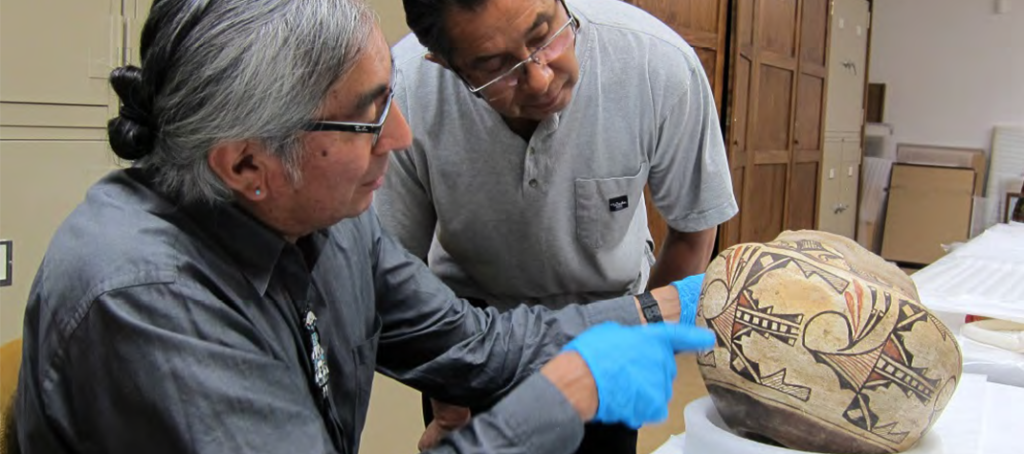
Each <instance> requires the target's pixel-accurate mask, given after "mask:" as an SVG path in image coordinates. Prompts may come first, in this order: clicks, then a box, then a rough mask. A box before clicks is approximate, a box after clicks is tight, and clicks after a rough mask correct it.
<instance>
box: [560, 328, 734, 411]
mask: <svg viewBox="0 0 1024 454" xmlns="http://www.w3.org/2000/svg"><path fill="white" fill-rule="evenodd" d="M714 343H715V335H714V334H713V333H712V332H711V331H708V330H706V329H703V328H697V327H694V326H688V325H682V324H676V323H655V324H652V325H646V326H631V327H625V326H621V325H619V324H616V323H610V322H609V323H603V324H601V325H597V326H595V327H593V328H590V329H588V330H586V331H584V332H583V333H582V334H580V335H579V336H578V337H577V338H576V339H574V340H573V341H572V342H569V344H568V345H566V346H565V348H564V349H563V351H575V352H577V353H579V355H580V356H581V357H583V360H584V361H585V362H586V363H587V366H588V367H589V368H590V374H591V375H592V376H593V377H594V383H595V384H596V385H597V398H598V404H597V414H596V416H594V421H596V422H601V423H621V424H625V425H627V426H629V427H632V428H634V429H638V428H640V426H642V425H643V424H645V423H648V422H657V421H663V420H665V419H666V418H668V402H669V399H671V398H672V380H674V379H675V377H676V360H675V354H676V353H679V352H684V351H697V350H706V349H709V348H711V347H712V346H713V345H714Z"/></svg>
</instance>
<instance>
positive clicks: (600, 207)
mask: <svg viewBox="0 0 1024 454" xmlns="http://www.w3.org/2000/svg"><path fill="white" fill-rule="evenodd" d="M645 181H647V164H646V163H645V164H643V165H641V166H640V171H639V172H637V174H636V175H632V176H623V177H615V178H577V179H576V237H577V238H578V239H579V241H580V242H581V243H583V244H584V245H586V246H588V247H591V248H594V249H601V248H604V247H612V246H615V245H617V244H619V242H620V241H622V238H623V237H624V236H625V235H626V231H628V230H629V225H630V224H631V223H632V222H633V216H634V215H635V214H636V210H638V209H643V208H642V207H640V205H641V204H642V202H641V197H640V196H641V194H643V190H644V182H645Z"/></svg>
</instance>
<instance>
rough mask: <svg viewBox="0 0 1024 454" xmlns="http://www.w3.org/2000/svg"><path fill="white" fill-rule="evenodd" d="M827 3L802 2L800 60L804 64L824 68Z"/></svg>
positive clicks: (826, 51) (815, 0)
mask: <svg viewBox="0 0 1024 454" xmlns="http://www.w3.org/2000/svg"><path fill="white" fill-rule="evenodd" d="M828 2H829V0H803V14H802V16H801V21H800V22H801V30H800V58H801V60H802V63H804V64H814V65H818V66H821V67H823V68H824V67H825V65H826V63H827V58H828V22H829V17H828Z"/></svg>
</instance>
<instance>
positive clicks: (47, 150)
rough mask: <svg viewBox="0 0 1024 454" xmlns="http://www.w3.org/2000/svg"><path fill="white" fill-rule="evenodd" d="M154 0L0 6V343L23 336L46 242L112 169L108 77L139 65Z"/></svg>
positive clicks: (15, 1) (22, 0) (25, 1)
mask: <svg viewBox="0 0 1024 454" xmlns="http://www.w3.org/2000/svg"><path fill="white" fill-rule="evenodd" d="M149 4H150V0H74V1H57V0H3V1H2V2H0V238H3V239H7V240H11V241H13V245H14V247H13V251H14V254H13V257H12V258H13V266H12V275H13V278H12V282H11V285H10V286H8V287H0V343H3V342H6V341H8V340H11V339H14V338H16V337H19V336H20V335H21V321H22V318H23V314H24V310H25V303H26V299H27V297H28V290H29V286H30V285H31V283H32V278H33V276H34V274H35V271H36V268H37V267H38V266H39V263H40V261H41V260H42V256H43V253H44V252H45V251H46V247H47V245H48V244H49V241H50V237H51V236H52V235H53V232H54V231H55V230H56V228H57V226H58V225H59V224H60V222H61V221H63V219H64V218H65V217H66V216H67V215H68V213H70V212H71V210H72V209H73V208H74V207H75V205H77V204H78V203H79V202H80V201H81V200H82V199H83V198H84V196H85V190H86V188H88V187H89V186H90V185H91V184H93V183H94V182H95V181H96V180H98V179H99V178H100V177H102V176H103V175H104V174H106V173H107V172H109V171H110V170H111V169H113V168H115V167H116V166H117V165H118V163H117V162H116V159H115V157H114V155H113V153H112V152H111V151H110V148H109V146H108V145H107V139H106V124H107V120H108V119H109V118H110V117H111V116H112V115H113V114H114V113H116V112H117V105H116V97H115V96H114V95H113V91H112V90H111V89H110V88H109V84H108V82H107V77H108V76H109V75H110V71H111V70H112V69H114V68H115V67H117V66H121V65H123V64H124V63H125V59H126V58H131V59H132V60H133V61H137V59H138V57H137V56H136V55H135V54H137V50H136V47H137V46H134V45H132V44H131V43H132V42H133V41H137V40H138V34H139V27H141V22H142V21H141V20H136V17H145V14H146V12H147V11H148V5H149Z"/></svg>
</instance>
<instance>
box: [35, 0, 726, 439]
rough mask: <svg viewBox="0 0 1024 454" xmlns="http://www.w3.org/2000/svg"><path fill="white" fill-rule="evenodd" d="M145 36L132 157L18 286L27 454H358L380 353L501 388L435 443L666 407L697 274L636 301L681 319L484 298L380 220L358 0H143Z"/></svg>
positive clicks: (613, 303) (374, 79)
mask: <svg viewBox="0 0 1024 454" xmlns="http://www.w3.org/2000/svg"><path fill="white" fill-rule="evenodd" d="M141 52H142V65H141V68H136V67H124V68H118V69H117V70H115V71H114V72H113V74H112V75H111V84H112V85H113V87H114V89H115V91H116V92H117V94H118V96H119V97H120V99H121V104H122V105H121V109H120V113H119V115H118V116H117V117H116V118H114V119H112V120H111V121H110V123H109V136H110V144H111V146H112V148H113V150H114V152H115V153H117V155H118V156H119V157H121V158H123V159H125V160H128V161H132V162H133V165H132V166H131V168H129V169H124V170H117V171H114V172H111V173H110V174H109V175H107V176H106V177H105V178H103V179H102V180H101V181H100V182H98V183H97V184H96V185H94V186H93V187H92V188H91V189H90V190H89V192H88V194H87V195H86V198H85V201H84V202H83V203H82V204H81V205H80V206H79V207H78V208H77V209H76V210H75V211H74V212H73V213H72V214H71V215H70V216H69V217H68V218H67V219H66V220H65V222H64V223H63V225H62V226H61V227H60V229H59V230H58V231H57V233H56V234H55V236H54V238H53V240H52V242H51V244H50V247H49V250H48V251H47V254H46V256H45V258H44V260H43V263H42V264H41V266H40V268H39V271H38V274H37V276H36V279H35V282H34V284H33V287H32V290H31V295H30V299H29V303H28V310H27V312H26V315H25V328H24V333H25V334H24V352H23V363H22V368H21V376H20V380H19V388H18V391H17V397H16V405H15V414H16V424H17V426H18V427H17V433H18V441H19V442H20V444H21V447H22V450H23V451H24V452H28V453H42V452H45V453H113V454H117V453H133V454H134V453H140V452H143V453H184V452H189V453H285V452H287V453H357V452H358V451H359V437H360V433H361V431H362V429H363V424H364V421H365V417H366V411H367V406H368V404H369V397H370V388H371V384H372V382H373V375H374V371H375V370H376V371H380V372H382V373H384V374H386V375H389V376H391V377H394V378H395V379H397V380H399V381H401V382H403V383H406V384H408V385H410V386H413V387H415V388H417V389H420V390H422V391H426V392H429V393H431V395H435V396H439V397H441V398H443V399H445V400H446V401H450V402H455V403H461V404H469V403H473V402H480V401H491V402H497V403H496V405H494V406H493V408H492V409H491V410H490V411H488V412H486V413H482V414H480V415H477V416H476V417H475V418H474V419H473V421H472V422H471V424H469V425H468V426H467V427H465V428H463V429H461V430H458V431H456V432H453V433H452V434H450V435H449V436H448V437H446V438H445V439H444V440H442V441H441V443H440V444H439V445H438V446H437V447H436V448H434V449H433V450H431V452H436V453H458V452H503V453H513V452H524V453H526V452H529V453H541V454H543V453H567V452H571V451H572V450H573V449H574V447H575V446H576V445H577V444H578V443H579V441H580V439H581V437H582V433H583V423H584V422H585V421H589V420H598V421H606V422H616V423H627V424H630V425H633V426H639V425H641V424H643V423H645V422H649V421H655V420H658V419H663V418H665V417H666V415H667V402H668V399H669V397H670V394H671V388H672V387H671V381H672V379H673V377H674V376H675V362H674V355H675V354H676V353H677V352H680V351H690V350H698V349H703V348H707V347H709V346H710V345H711V343H712V342H713V338H714V337H713V335H711V334H710V333H709V332H707V331H705V330H702V329H698V328H695V327H693V326H692V324H693V323H692V321H693V318H694V316H693V313H692V311H693V309H694V307H695V304H694V302H695V300H696V297H695V293H694V290H695V289H697V287H698V284H699V280H694V279H690V280H688V281H685V282H678V283H676V284H675V285H671V286H666V287H663V288H660V289H657V290H655V291H654V293H653V295H654V298H655V300H656V303H657V305H656V307H654V309H656V310H658V311H660V315H658V317H660V318H664V319H665V320H666V321H669V322H679V321H683V322H684V323H652V324H650V325H644V326H636V327H626V326H623V325H639V324H640V323H641V320H640V308H641V306H640V304H639V303H638V301H637V299H636V298H634V297H633V296H623V297H620V298H616V299H613V300H608V301H604V302H600V303H595V304H591V305H588V306H585V307H582V306H569V307H567V308H565V309H563V310H561V311H557V312H556V311H551V310H547V309H542V308H528V307H520V308H516V309H513V310H511V311H508V312H505V313H501V314H499V313H498V312H497V311H495V310H484V309H478V308H474V307H472V306H471V305H469V304H468V303H467V302H466V301H465V300H462V299H459V298H457V297H455V295H454V294H453V293H452V292H451V290H449V289H448V288H447V287H445V286H444V285H443V284H441V283H440V281H439V280H438V279H437V278H436V277H434V276H433V274H432V273H431V272H430V271H429V270H428V269H427V268H426V267H425V266H424V265H423V263H422V262H421V261H420V260H418V259H417V258H415V257H414V256H412V255H410V254H408V253H407V252H406V251H405V250H404V249H403V248H402V247H401V246H400V245H399V244H398V243H397V242H396V241H394V240H393V239H391V238H390V237H389V236H388V235H387V234H385V233H384V232H383V231H382V229H381V226H380V223H379V221H378V219H377V216H376V214H375V213H374V211H373V210H372V209H370V205H371V201H372V199H373V194H374V191H375V190H376V189H378V188H379V187H380V186H381V184H382V181H383V179H384V173H385V171H386V169H387V163H388V155H389V153H390V152H391V150H394V149H402V148H406V147H408V146H409V144H410V141H411V138H410V132H409V128H408V125H407V124H406V122H405V119H404V118H403V116H402V112H401V111H400V110H399V108H398V106H397V105H392V97H393V86H394V83H395V75H394V65H393V63H392V59H391V55H390V51H389V49H388V46H387V44H386V43H385V42H384V39H383V37H382V35H381V33H380V31H379V30H378V28H377V26H376V24H375V21H374V16H373V14H372V13H371V12H370V11H369V10H368V9H367V7H366V6H365V5H364V4H363V3H361V2H360V1H359V0H304V1H293V0H156V1H155V2H154V3H153V7H152V10H151V12H150V16H149V18H148V20H147V22H146V26H145V29H144V30H143V33H142V46H141ZM651 308H652V307H651V306H645V310H647V311H650V310H651ZM614 322H618V323H614ZM595 325H596V326H595ZM410 448H411V447H410Z"/></svg>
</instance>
